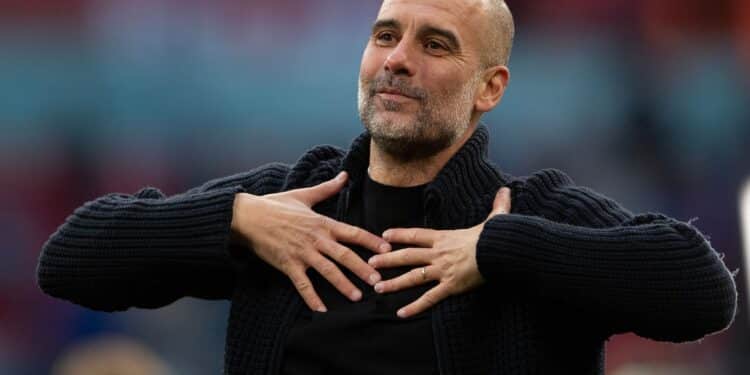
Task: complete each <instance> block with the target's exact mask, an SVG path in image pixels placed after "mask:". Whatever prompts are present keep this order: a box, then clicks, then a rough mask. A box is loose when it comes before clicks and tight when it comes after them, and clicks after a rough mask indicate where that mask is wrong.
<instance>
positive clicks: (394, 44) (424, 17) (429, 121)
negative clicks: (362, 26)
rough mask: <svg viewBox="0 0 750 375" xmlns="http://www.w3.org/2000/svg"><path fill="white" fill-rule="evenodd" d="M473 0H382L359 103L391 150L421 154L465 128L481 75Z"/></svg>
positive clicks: (408, 156)
mask: <svg viewBox="0 0 750 375" xmlns="http://www.w3.org/2000/svg"><path fill="white" fill-rule="evenodd" d="M479 17H481V6H480V4H479V2H478V1H474V2H473V1H468V0H464V1H461V0H393V1H389V0H385V1H384V2H383V5H382V6H381V8H380V12H379V14H378V17H377V20H376V21H375V24H374V26H373V30H372V33H371V35H370V38H369V41H368V43H367V47H366V48H365V51H364V54H363V56H362V65H361V67H360V75H359V90H358V108H359V114H360V118H361V120H362V122H363V123H364V125H365V127H366V128H367V130H368V131H369V132H370V133H371V135H372V139H373V141H374V142H375V143H376V144H377V145H378V146H379V147H380V148H381V149H382V150H383V151H384V152H386V153H388V154H390V155H391V156H392V157H395V158H398V159H402V160H412V159H417V158H425V157H429V156H431V155H434V154H436V153H438V152H440V151H441V150H444V149H445V148H447V147H449V146H450V145H452V144H453V143H454V142H455V141H456V140H458V139H459V137H460V136H461V135H463V133H464V132H465V131H466V130H467V128H468V127H469V124H470V121H471V120H472V118H473V116H474V115H475V110H474V102H475V96H476V95H477V87H478V85H479V83H480V81H481V73H482V71H481V69H480V56H479V40H478V35H480V34H479V30H477V29H476V27H477V26H476V25H478V24H480V22H477V19H478V18H479Z"/></svg>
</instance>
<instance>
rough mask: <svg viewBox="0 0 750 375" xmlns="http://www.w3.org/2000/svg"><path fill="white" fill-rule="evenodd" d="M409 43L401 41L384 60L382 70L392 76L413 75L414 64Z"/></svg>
mask: <svg viewBox="0 0 750 375" xmlns="http://www.w3.org/2000/svg"><path fill="white" fill-rule="evenodd" d="M413 59H414V57H413V56H412V51H411V48H410V46H409V43H408V42H406V41H405V40H404V39H402V40H401V41H400V42H399V43H398V44H397V45H396V46H395V47H394V48H393V50H391V53H389V54H388V57H387V58H386V59H385V63H384V68H385V70H386V71H389V72H391V73H393V74H397V75H398V74H401V75H405V76H407V77H411V76H413V75H414V68H415V63H414V61H413Z"/></svg>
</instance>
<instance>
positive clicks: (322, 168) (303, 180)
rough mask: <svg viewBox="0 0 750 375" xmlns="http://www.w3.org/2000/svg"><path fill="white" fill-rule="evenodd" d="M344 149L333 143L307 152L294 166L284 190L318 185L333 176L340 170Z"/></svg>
mask: <svg viewBox="0 0 750 375" xmlns="http://www.w3.org/2000/svg"><path fill="white" fill-rule="evenodd" d="M345 154H346V151H344V150H343V149H342V148H340V147H336V146H332V145H319V146H315V147H313V148H311V149H310V150H308V151H307V152H305V153H304V154H303V155H302V156H301V157H300V158H299V159H298V160H297V161H296V162H295V163H294V164H293V165H292V166H291V169H290V171H289V174H288V176H287V178H286V181H285V182H284V186H283V188H282V190H289V189H296V188H301V187H308V186H313V185H317V184H319V183H321V182H323V181H326V180H329V179H331V178H333V177H334V176H335V175H336V174H337V173H338V172H339V171H340V170H341V163H342V161H343V159H344V155H345Z"/></svg>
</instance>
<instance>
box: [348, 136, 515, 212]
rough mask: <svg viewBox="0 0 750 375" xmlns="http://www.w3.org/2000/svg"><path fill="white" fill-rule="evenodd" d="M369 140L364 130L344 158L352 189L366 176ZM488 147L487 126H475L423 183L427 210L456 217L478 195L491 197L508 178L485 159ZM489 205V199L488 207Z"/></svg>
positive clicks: (368, 160) (473, 202) (469, 205)
mask: <svg viewBox="0 0 750 375" xmlns="http://www.w3.org/2000/svg"><path fill="white" fill-rule="evenodd" d="M370 139H371V136H370V133H369V132H368V131H365V132H363V133H362V134H360V135H359V136H358V137H357V138H355V139H354V141H353V142H352V144H351V147H350V149H349V152H348V153H347V154H346V155H345V157H344V160H343V165H342V167H343V169H344V170H345V171H346V172H347V173H348V174H349V176H350V178H349V181H350V184H351V185H350V187H351V188H352V189H357V188H358V187H359V186H360V185H361V183H362V181H364V177H365V173H367V167H368V165H369V162H370ZM488 144H489V132H488V130H487V127H486V126H485V125H484V124H482V123H479V124H478V125H477V127H476V129H475V130H474V133H473V134H472V135H471V137H470V138H469V139H468V140H467V141H466V143H464V144H463V145H462V146H461V148H460V149H459V150H458V151H457V152H456V153H455V154H454V155H453V156H452V157H451V158H450V159H449V160H448V162H447V163H446V164H445V166H444V167H443V169H441V170H440V172H438V174H437V176H436V177H435V179H433V180H432V181H430V182H429V183H428V184H427V187H426V188H425V205H426V206H427V207H426V208H427V209H428V210H432V209H435V210H436V211H442V212H443V213H444V214H445V215H448V216H454V215H456V214H460V212H461V211H464V209H465V208H466V207H473V206H474V205H475V204H477V202H478V200H481V199H482V196H484V195H486V194H488V193H491V194H492V195H493V196H494V193H495V192H496V191H497V189H499V188H500V187H501V186H503V185H505V184H507V183H508V181H509V180H510V176H509V175H507V174H505V173H503V172H501V171H500V170H499V169H498V168H497V167H495V166H494V165H493V164H492V162H491V161H490V160H489V159H488V155H487V149H488ZM491 202H492V200H490V205H491V204H492V203H491ZM489 208H491V207H488V212H489ZM451 213H453V214H454V215H451ZM445 215H443V216H445ZM441 221H442V220H441Z"/></svg>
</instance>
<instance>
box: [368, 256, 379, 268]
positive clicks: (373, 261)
mask: <svg viewBox="0 0 750 375" xmlns="http://www.w3.org/2000/svg"><path fill="white" fill-rule="evenodd" d="M376 257H377V255H376V256H374V257H370V259H368V260H367V263H368V264H369V265H371V266H373V267H375V264H376V263H377V262H378V260H377V259H376Z"/></svg>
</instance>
